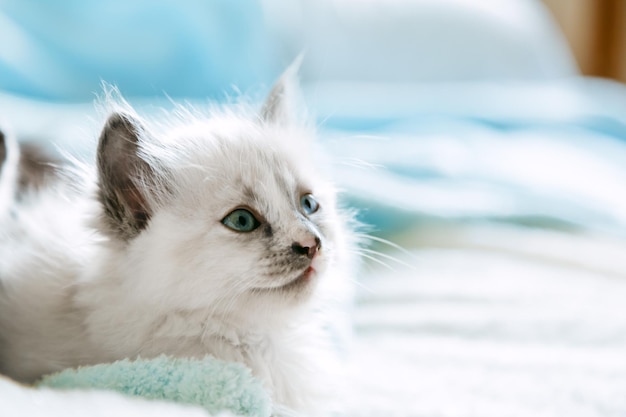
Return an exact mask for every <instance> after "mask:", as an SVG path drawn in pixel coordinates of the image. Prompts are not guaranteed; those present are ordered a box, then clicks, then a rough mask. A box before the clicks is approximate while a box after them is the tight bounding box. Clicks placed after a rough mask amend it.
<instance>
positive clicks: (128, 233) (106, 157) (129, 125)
mask: <svg viewBox="0 0 626 417" xmlns="http://www.w3.org/2000/svg"><path fill="white" fill-rule="evenodd" d="M141 132H143V128H142V127H141V125H140V124H139V122H138V121H136V120H134V119H133V118H132V117H131V116H129V115H126V114H119V113H116V114H113V115H111V116H110V117H109V119H108V121H107V124H106V125H105V127H104V129H103V131H102V134H101V135H100V142H99V144H98V156H97V163H98V180H99V192H98V197H99V199H100V202H101V203H102V206H103V208H104V213H105V216H104V220H105V224H106V225H107V228H108V229H109V231H110V232H112V233H113V234H114V235H115V236H117V237H119V238H122V239H123V240H129V239H131V238H133V237H135V236H137V235H138V234H139V232H141V231H142V230H143V229H145V228H146V227H147V225H148V222H149V220H150V216H151V214H152V212H151V208H150V207H148V202H147V200H146V196H144V195H143V194H142V191H143V192H146V190H141V189H140V186H139V180H140V179H141V180H143V181H148V180H149V179H151V178H153V176H154V173H153V171H152V169H151V167H150V166H149V165H148V163H147V162H146V161H144V160H143V159H142V158H141V156H140V155H139V136H140V134H141Z"/></svg>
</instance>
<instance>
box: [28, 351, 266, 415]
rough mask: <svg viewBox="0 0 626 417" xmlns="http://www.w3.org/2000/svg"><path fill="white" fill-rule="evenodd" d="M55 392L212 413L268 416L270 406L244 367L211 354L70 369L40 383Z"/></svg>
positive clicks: (126, 361)
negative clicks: (108, 394) (97, 393)
mask: <svg viewBox="0 0 626 417" xmlns="http://www.w3.org/2000/svg"><path fill="white" fill-rule="evenodd" d="M38 385H39V386H44V387H49V388H55V389H101V390H112V391H117V392H121V393H123V394H126V395H131V396H136V397H143V398H147V399H152V400H167V401H173V402H177V403H182V404H191V405H196V406H200V407H202V408H204V409H206V410H207V411H209V412H211V413H218V412H220V411H231V412H233V413H234V414H236V415H239V416H254V417H268V416H269V415H270V413H271V408H272V403H271V400H270V398H269V395H268V394H267V392H266V391H265V389H264V388H263V386H262V384H261V382H260V381H259V380H257V379H256V378H254V377H253V376H252V374H251V373H250V370H249V369H248V368H246V367H245V366H243V365H241V364H239V363H234V362H224V361H220V360H218V359H215V358H213V357H211V356H207V357H205V358H204V359H182V358H168V357H166V356H160V357H158V358H155V359H137V360H135V361H129V360H127V359H125V360H121V361H117V362H114V363H111V364H100V365H93V366H85V367H82V368H78V369H67V370H64V371H61V372H59V373H56V374H52V375H48V376H45V377H44V378H43V380H42V381H41V382H40V383H39V384H38Z"/></svg>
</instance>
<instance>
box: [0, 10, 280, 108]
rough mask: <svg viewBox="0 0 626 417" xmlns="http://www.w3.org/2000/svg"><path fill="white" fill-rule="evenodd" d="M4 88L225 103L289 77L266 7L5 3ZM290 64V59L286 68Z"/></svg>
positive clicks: (62, 95)
mask: <svg viewBox="0 0 626 417" xmlns="http://www.w3.org/2000/svg"><path fill="white" fill-rule="evenodd" d="M0 39H1V43H2V46H1V48H2V51H0V90H5V91H8V92H11V93H17V94H20V95H27V96H31V97H33V98H40V99H46V100H57V101H67V100H91V99H93V96H94V93H95V92H98V91H100V81H101V80H104V81H107V82H109V83H112V84H116V85H118V86H119V87H120V89H121V90H122V91H124V94H125V95H128V96H134V97H138V96H163V94H164V93H166V94H167V95H170V96H173V97H187V98H190V97H191V98H193V97H202V98H206V97H209V98H223V97H224V92H229V91H230V92H232V88H233V86H237V88H238V89H240V90H242V91H244V92H245V91H246V90H248V89H249V88H258V86H259V85H262V84H268V83H270V82H271V81H272V80H273V79H274V78H275V77H276V76H277V74H278V73H279V72H280V68H279V66H278V65H279V62H277V61H278V59H277V58H276V53H277V52H276V50H275V49H273V46H272V45H271V42H270V40H269V34H268V30H267V27H266V24H265V22H264V16H263V10H262V8H261V5H260V1H258V0H237V1H231V0H212V1H202V0H180V1H178V0H154V1H148V0H143V1H125V0H110V1H103V2H91V1H89V2H86V1H82V0H66V1H65V0H64V1H60V2H56V1H55V2H49V1H39V0H30V1H29V0H27V1H22V0H2V1H0ZM280 64H281V65H284V64H285V63H284V62H280Z"/></svg>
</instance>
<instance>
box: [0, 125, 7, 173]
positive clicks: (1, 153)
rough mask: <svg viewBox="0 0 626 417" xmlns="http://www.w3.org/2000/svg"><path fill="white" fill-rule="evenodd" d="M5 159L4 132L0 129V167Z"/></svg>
mask: <svg viewBox="0 0 626 417" xmlns="http://www.w3.org/2000/svg"><path fill="white" fill-rule="evenodd" d="M6 159H7V144H6V143H5V139H4V133H3V132H2V131H1V130H0V168H2V165H3V164H4V161H5V160H6Z"/></svg>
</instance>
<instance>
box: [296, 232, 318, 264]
mask: <svg viewBox="0 0 626 417" xmlns="http://www.w3.org/2000/svg"><path fill="white" fill-rule="evenodd" d="M321 249H322V241H321V240H320V238H319V237H317V236H311V237H307V238H306V239H303V240H301V241H300V242H294V243H293V244H292V245H291V250H293V251H294V253H297V254H298V255H304V256H306V257H307V258H309V259H313V258H314V257H315V255H316V254H317V253H318V252H319V251H320V250H321Z"/></svg>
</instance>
